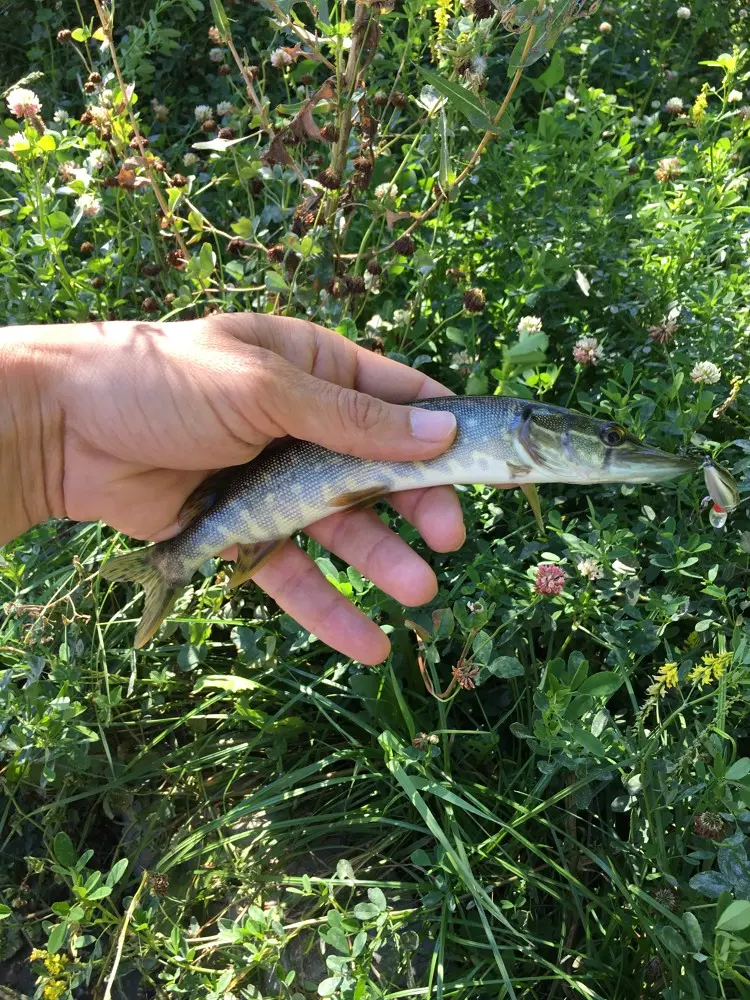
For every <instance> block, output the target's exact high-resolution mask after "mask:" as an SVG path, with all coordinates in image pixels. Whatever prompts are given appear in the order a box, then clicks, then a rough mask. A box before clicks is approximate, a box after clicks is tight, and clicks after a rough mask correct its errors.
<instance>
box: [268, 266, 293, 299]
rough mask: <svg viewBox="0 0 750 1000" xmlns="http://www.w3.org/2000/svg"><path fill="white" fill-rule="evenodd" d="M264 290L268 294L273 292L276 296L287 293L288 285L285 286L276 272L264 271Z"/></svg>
mask: <svg viewBox="0 0 750 1000" xmlns="http://www.w3.org/2000/svg"><path fill="white" fill-rule="evenodd" d="M266 288H267V289H268V291H269V292H274V294H276V295H278V294H279V293H283V292H288V291H289V285H287V283H286V282H285V281H284V279H283V278H282V277H281V275H280V274H279V273H278V271H266Z"/></svg>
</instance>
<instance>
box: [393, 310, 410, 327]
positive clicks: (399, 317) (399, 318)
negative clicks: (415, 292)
mask: <svg viewBox="0 0 750 1000" xmlns="http://www.w3.org/2000/svg"><path fill="white" fill-rule="evenodd" d="M410 320H411V313H410V312H409V310H408V309H394V310H393V323H394V325H395V326H406V325H407V324H408V323H409V321H410Z"/></svg>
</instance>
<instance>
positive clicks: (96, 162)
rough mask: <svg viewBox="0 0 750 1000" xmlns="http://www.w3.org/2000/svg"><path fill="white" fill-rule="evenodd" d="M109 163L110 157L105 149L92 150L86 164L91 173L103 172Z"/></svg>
mask: <svg viewBox="0 0 750 1000" xmlns="http://www.w3.org/2000/svg"><path fill="white" fill-rule="evenodd" d="M107 163H109V155H108V154H107V151H106V150H105V149H92V150H91V152H90V153H89V155H88V157H87V158H86V164H87V166H88V168H89V170H91V171H94V170H101V169H102V167H104V166H106V165H107Z"/></svg>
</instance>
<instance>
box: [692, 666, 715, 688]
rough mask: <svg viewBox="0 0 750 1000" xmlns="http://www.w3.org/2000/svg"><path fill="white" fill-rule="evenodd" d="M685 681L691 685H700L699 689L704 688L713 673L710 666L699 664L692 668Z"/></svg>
mask: <svg viewBox="0 0 750 1000" xmlns="http://www.w3.org/2000/svg"><path fill="white" fill-rule="evenodd" d="M687 679H688V680H689V681H691V682H692V683H693V684H700V686H701V687H705V686H706V685H707V684H710V683H711V681H712V680H713V672H712V670H711V667H710V666H705V665H701V664H700V663H699V664H698V666H697V667H693V669H692V670H691V671H690V673H689V674H688V675H687Z"/></svg>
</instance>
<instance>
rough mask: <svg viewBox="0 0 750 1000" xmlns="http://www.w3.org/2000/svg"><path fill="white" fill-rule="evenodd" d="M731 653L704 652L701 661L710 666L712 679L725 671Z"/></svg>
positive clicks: (716, 679)
mask: <svg viewBox="0 0 750 1000" xmlns="http://www.w3.org/2000/svg"><path fill="white" fill-rule="evenodd" d="M732 656H733V654H732V653H706V655H705V656H704V657H703V662H704V663H705V665H706V666H707V667H710V669H711V673H712V674H713V677H714V680H715V681H718V679H719V678H720V677H721V676H722V675H723V674H724V673H725V672H726V669H727V667H728V666H729V664H730V663H731V662H732Z"/></svg>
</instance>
